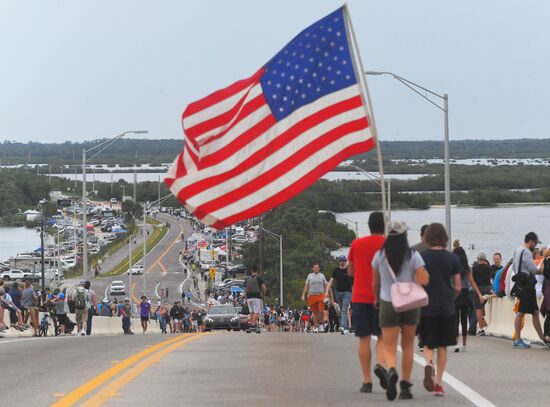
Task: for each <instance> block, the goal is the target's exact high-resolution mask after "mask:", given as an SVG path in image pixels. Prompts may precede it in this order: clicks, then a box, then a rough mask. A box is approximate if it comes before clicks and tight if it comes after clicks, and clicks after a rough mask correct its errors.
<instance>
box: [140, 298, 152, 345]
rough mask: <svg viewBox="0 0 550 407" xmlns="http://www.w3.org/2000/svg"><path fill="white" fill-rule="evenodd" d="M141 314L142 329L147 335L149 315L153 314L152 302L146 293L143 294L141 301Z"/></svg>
mask: <svg viewBox="0 0 550 407" xmlns="http://www.w3.org/2000/svg"><path fill="white" fill-rule="evenodd" d="M139 316H140V318H141V329H142V330H143V335H145V334H146V333H147V325H148V324H149V317H150V316H151V303H150V302H149V301H148V300H147V297H146V296H145V295H142V296H141V301H140V302H139Z"/></svg>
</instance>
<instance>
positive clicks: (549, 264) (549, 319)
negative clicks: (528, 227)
mask: <svg viewBox="0 0 550 407" xmlns="http://www.w3.org/2000/svg"><path fill="white" fill-rule="evenodd" d="M540 267H541V269H542V274H543V276H544V281H543V283H542V294H543V295H544V298H543V300H542V304H541V305H540V313H541V314H542V316H543V317H544V328H543V333H544V340H545V341H546V342H550V249H546V250H545V251H544V260H543V261H542V263H541V266H540Z"/></svg>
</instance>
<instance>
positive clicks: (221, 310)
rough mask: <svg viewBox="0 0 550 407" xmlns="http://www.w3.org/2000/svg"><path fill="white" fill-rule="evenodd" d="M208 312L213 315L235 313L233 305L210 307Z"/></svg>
mask: <svg viewBox="0 0 550 407" xmlns="http://www.w3.org/2000/svg"><path fill="white" fill-rule="evenodd" d="M208 313H209V314H213V315H219V314H223V315H230V314H234V313H235V307H232V306H224V307H212V308H210V310H209V311H208Z"/></svg>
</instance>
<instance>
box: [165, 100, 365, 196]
mask: <svg viewBox="0 0 550 407" xmlns="http://www.w3.org/2000/svg"><path fill="white" fill-rule="evenodd" d="M361 104H362V101H361V97H360V96H356V97H354V98H352V99H349V100H347V101H343V102H340V103H338V104H335V105H332V106H329V107H327V108H326V109H323V110H321V111H319V112H317V113H316V114H314V115H312V116H310V117H308V118H306V119H304V120H302V121H301V122H298V123H296V124H295V125H294V126H293V127H291V128H290V129H288V130H287V131H285V132H284V133H282V134H280V135H279V136H278V137H277V134H276V131H277V130H278V128H273V129H272V130H271V131H270V132H269V134H268V135H267V136H266V140H270V142H269V143H268V144H266V145H264V146H262V147H261V148H258V149H257V150H255V151H254V152H253V153H252V152H251V153H247V154H246V156H244V157H243V160H240V157H239V158H233V160H232V161H233V162H238V163H240V164H238V165H237V166H236V167H232V166H229V165H228V162H227V161H224V162H222V164H221V165H219V166H217V167H210V168H208V170H210V171H208V170H204V171H201V174H196V175H195V176H190V177H188V178H187V179H186V182H185V187H184V188H183V189H182V191H179V192H177V193H176V192H175V191H174V192H175V193H176V195H177V196H179V197H181V198H183V199H185V200H187V199H189V198H190V197H191V196H194V195H197V194H199V193H200V192H202V191H204V190H206V189H208V188H213V187H216V192H215V194H216V195H217V194H220V193H221V192H222V190H220V188H223V187H224V186H225V185H227V182H237V185H241V184H242V183H245V182H247V181H249V179H244V178H243V177H242V176H241V177H239V178H235V177H236V176H237V175H239V174H243V173H244V172H245V171H248V170H250V169H253V167H254V166H256V165H258V164H260V163H262V169H263V170H264V171H265V170H268V169H269V168H270V166H272V165H276V164H277V163H278V162H281V161H283V160H284V159H285V158H286V157H288V156H289V155H291V154H292V152H293V151H297V150H299V149H300V148H301V147H303V146H304V145H307V144H308V143H311V142H314V140H315V138H316V137H317V136H319V135H321V134H323V133H325V132H327V131H331V130H332V129H334V128H335V127H337V126H339V125H340V124H342V123H345V122H346V121H348V120H354V119H358V118H361V117H364V110H363V108H362V105H361ZM284 127H285V126H283V128H284ZM271 134H274V135H273V136H271ZM249 147H250V146H249ZM250 150H254V149H253V148H252V147H250ZM246 157H248V158H246ZM267 159H268V161H267V162H264V161H266V160H267ZM253 170H254V169H253ZM207 171H208V172H207ZM214 171H216V172H214ZM248 173H251V172H250V171H249V172H248ZM252 173H253V172H252ZM209 174H212V177H209V176H208V175H209ZM245 175H246V174H245ZM195 181H197V182H195ZM176 187H177V186H176Z"/></svg>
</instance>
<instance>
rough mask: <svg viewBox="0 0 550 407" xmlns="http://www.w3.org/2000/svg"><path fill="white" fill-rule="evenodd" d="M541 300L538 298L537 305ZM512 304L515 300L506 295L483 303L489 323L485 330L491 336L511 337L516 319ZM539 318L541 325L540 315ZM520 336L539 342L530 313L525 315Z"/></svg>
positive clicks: (542, 322)
mask: <svg viewBox="0 0 550 407" xmlns="http://www.w3.org/2000/svg"><path fill="white" fill-rule="evenodd" d="M541 302H542V300H541V299H539V301H538V303H539V307H540V303H541ZM514 304H515V300H511V299H509V298H508V297H504V298H493V299H491V300H490V301H489V302H488V303H487V304H486V305H485V312H486V316H485V318H486V320H487V322H488V323H489V326H488V327H487V328H486V329H485V332H486V333H488V334H490V335H493V336H498V337H501V338H509V339H511V338H512V335H513V333H514V320H515V319H516V313H515V312H514ZM540 319H541V321H540V322H541V325H543V324H544V321H543V320H542V317H541V318H540ZM521 337H522V338H523V339H528V340H530V341H532V342H540V338H539V336H538V335H537V332H536V331H535V328H534V327H533V319H532V318H531V315H526V316H525V325H524V328H523V329H522V330H521Z"/></svg>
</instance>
